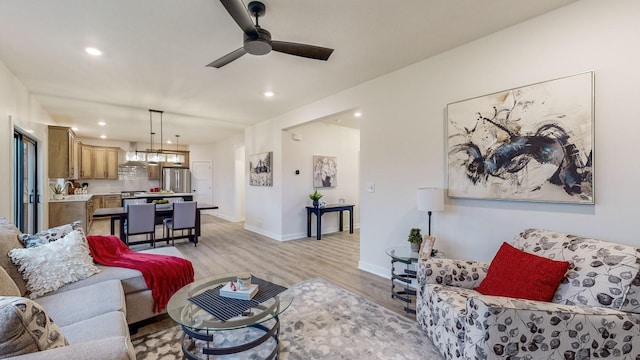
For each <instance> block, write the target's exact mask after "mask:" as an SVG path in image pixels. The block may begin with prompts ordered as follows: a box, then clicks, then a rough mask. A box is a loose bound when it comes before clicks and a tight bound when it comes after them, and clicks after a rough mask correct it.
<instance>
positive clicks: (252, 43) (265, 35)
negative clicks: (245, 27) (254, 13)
mask: <svg viewBox="0 0 640 360" xmlns="http://www.w3.org/2000/svg"><path fill="white" fill-rule="evenodd" d="M256 30H258V37H257V38H256V37H254V36H250V35H247V34H244V49H245V50H246V51H247V52H248V53H249V54H251V55H266V54H268V53H270V52H271V33H270V32H268V31H267V30H265V29H263V28H261V27H259V26H256Z"/></svg>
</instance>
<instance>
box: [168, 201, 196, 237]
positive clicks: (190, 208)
mask: <svg viewBox="0 0 640 360" xmlns="http://www.w3.org/2000/svg"><path fill="white" fill-rule="evenodd" d="M172 205H173V212H172V216H171V218H168V219H164V221H163V222H164V227H163V228H162V235H163V236H164V230H165V228H166V229H167V232H168V233H169V236H170V238H171V245H172V246H174V245H175V239H174V233H175V231H176V230H180V231H181V232H183V234H184V230H188V236H189V237H191V235H192V230H195V228H196V209H197V203H196V202H195V201H184V202H174V203H173V204H172ZM168 243H169V240H167V244H168ZM194 245H195V246H198V244H197V243H196V242H195V241H194Z"/></svg>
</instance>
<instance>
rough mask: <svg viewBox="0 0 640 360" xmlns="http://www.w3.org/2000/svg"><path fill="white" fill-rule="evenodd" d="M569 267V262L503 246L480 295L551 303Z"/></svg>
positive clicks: (480, 288)
mask: <svg viewBox="0 0 640 360" xmlns="http://www.w3.org/2000/svg"><path fill="white" fill-rule="evenodd" d="M568 267H569V262H568V261H556V260H551V259H548V258H544V257H541V256H538V255H534V254H530V253H527V252H524V251H522V250H519V249H516V248H514V247H513V246H511V245H509V244H507V243H503V244H502V246H500V249H499V250H498V253H497V254H496V256H495V257H494V258H493V261H491V265H489V270H488V271H487V277H486V278H485V279H484V280H483V281H482V283H480V286H478V287H477V288H476V291H478V292H479V293H481V294H483V295H494V296H506V297H512V298H518V299H528V300H538V301H550V300H551V298H552V297H553V294H554V293H555V291H556V289H557V288H558V284H560V282H561V281H562V279H563V278H564V275H565V274H566V272H567V268H568Z"/></svg>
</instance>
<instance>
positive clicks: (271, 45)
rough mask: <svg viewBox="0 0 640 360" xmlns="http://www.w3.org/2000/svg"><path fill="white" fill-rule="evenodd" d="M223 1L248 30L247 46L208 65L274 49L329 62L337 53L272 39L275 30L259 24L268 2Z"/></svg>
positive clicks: (220, 64) (220, 63)
mask: <svg viewBox="0 0 640 360" xmlns="http://www.w3.org/2000/svg"><path fill="white" fill-rule="evenodd" d="M220 2H221V3H222V5H224V7H225V8H226V9H227V12H229V15H231V17H232V18H233V20H235V22H236V23H237V24H238V26H240V29H242V31H244V45H243V46H242V47H241V48H239V49H237V50H235V51H232V52H230V53H228V54H227V55H225V56H223V57H221V58H219V59H218V60H216V61H214V62H212V63H211V64H209V65H207V66H210V67H215V68H221V67H223V66H225V65H227V64H228V63H230V62H232V61H234V60H236V59H238V58H239V57H241V56H242V55H244V54H246V53H249V54H251V55H265V54H268V53H269V52H271V50H274V51H278V52H281V53H285V54H289V55H296V56H301V57H305V58H309V59H316V60H325V61H326V60H327V59H329V56H331V53H332V52H333V49H329V48H325V47H320V46H313V45H307V44H298V43H292V42H287V41H276V40H271V33H270V32H268V31H267V30H265V29H263V28H261V27H260V24H259V23H258V18H259V17H261V16H264V14H265V12H266V10H267V8H266V7H265V5H264V4H263V3H262V2H260V1H251V2H250V3H249V5H248V6H247V7H246V8H245V6H244V3H243V2H242V0H220ZM251 16H254V17H255V18H256V23H255V25H254V24H253V20H252V19H251Z"/></svg>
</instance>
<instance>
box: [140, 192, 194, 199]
mask: <svg viewBox="0 0 640 360" xmlns="http://www.w3.org/2000/svg"><path fill="white" fill-rule="evenodd" d="M176 196H193V194H192V193H161V192H157V193H155V192H154V193H150V192H148V193H144V194H135V196H134V197H144V198H151V197H154V198H155V197H176Z"/></svg>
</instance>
